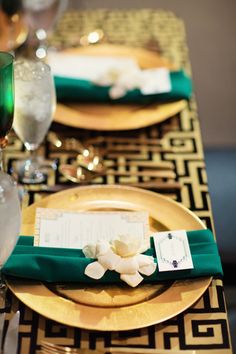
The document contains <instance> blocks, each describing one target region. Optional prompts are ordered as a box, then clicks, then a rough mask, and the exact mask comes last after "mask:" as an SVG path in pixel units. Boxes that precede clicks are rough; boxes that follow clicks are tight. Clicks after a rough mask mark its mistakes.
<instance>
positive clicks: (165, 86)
mask: <svg viewBox="0 0 236 354" xmlns="http://www.w3.org/2000/svg"><path fill="white" fill-rule="evenodd" d="M141 81H142V84H141V88H140V91H141V92H142V94H143V95H154V94H157V93H167V92H170V91H171V88H172V87H171V80H170V72H169V70H168V69H166V68H157V69H155V68H154V69H146V70H142V72H141Z"/></svg>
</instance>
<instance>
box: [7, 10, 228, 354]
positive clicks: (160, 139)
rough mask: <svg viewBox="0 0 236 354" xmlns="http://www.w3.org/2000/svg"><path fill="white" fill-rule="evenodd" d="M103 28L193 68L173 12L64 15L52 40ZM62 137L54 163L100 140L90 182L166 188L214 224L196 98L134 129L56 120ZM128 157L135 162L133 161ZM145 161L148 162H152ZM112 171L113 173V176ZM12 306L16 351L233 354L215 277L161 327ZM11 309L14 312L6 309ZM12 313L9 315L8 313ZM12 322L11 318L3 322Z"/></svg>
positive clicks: (30, 190)
mask: <svg viewBox="0 0 236 354" xmlns="http://www.w3.org/2000/svg"><path fill="white" fill-rule="evenodd" d="M97 28H99V29H102V30H103V31H104V33H105V37H104V39H103V40H104V41H106V42H110V43H117V44H118V43H124V44H127V45H131V46H143V47H146V48H148V49H152V50H156V51H159V52H160V53H162V55H163V56H165V57H166V58H168V59H169V60H171V61H172V62H174V63H175V64H176V65H177V66H180V67H184V68H185V69H186V70H187V71H188V72H190V70H191V69H190V65H189V59H188V50H187V47H186V38H185V33H184V26H183V23H182V21H181V20H180V19H177V18H176V17H175V16H174V15H173V14H172V13H170V12H165V11H154V10H130V11H120V10H119V11H109V10H98V11H92V10H91V11H82V12H73V13H72V12H71V13H67V14H66V15H65V16H64V18H63V19H62V21H61V22H60V24H59V26H58V28H57V31H56V33H55V34H54V36H53V37H52V38H51V42H52V43H53V45H55V46H57V47H60V48H63V47H70V46H77V45H78V39H79V37H80V36H83V35H86V34H88V33H89V32H91V31H93V30H95V29H97ZM52 130H53V131H54V132H56V133H57V134H59V135H60V139H61V140H62V143H63V144H62V147H61V148H60V149H58V148H56V147H55V146H53V144H52V143H51V139H50V136H49V138H48V141H47V142H46V144H45V145H44V146H42V147H41V153H43V154H45V156H46V157H47V158H48V159H49V160H55V161H56V164H57V166H60V164H62V163H69V162H72V161H73V159H75V157H76V154H77V151H76V140H75V139H79V140H81V141H82V142H85V143H86V142H87V143H89V142H90V143H91V142H92V143H93V144H97V146H98V148H99V149H100V152H102V155H103V159H104V161H105V165H106V166H107V167H109V171H110V172H108V173H107V174H106V175H104V176H100V177H97V178H96V179H94V180H93V181H91V182H90V183H93V184H100V183H123V184H130V185H136V186H140V187H143V188H148V189H151V190H153V191H156V192H161V193H164V194H165V195H168V196H170V197H171V198H173V199H175V200H177V201H180V202H182V203H183V204H184V205H185V206H186V207H188V208H190V209H191V210H192V211H194V212H195V213H196V214H197V215H198V216H199V217H200V218H201V219H202V220H203V221H204V222H205V224H206V225H207V227H209V228H213V225H212V218H211V208H210V199H209V195H208V186H207V176H206V171H205V163H204V156H203V150H202V143H201V137H200V130H199V121H198V117H197V109H196V103H195V100H194V98H193V99H192V100H191V101H190V102H189V105H188V106H187V108H186V109H184V110H183V111H182V112H181V113H179V114H177V115H176V116H173V117H171V118H170V119H168V120H166V121H165V122H163V123H161V124H159V125H153V126H151V127H146V128H143V129H140V130H133V131H129V132H104V133H103V132H95V131H93V132H91V131H85V130H80V129H76V130H75V129H74V130H72V129H69V128H67V127H63V128H62V127H59V126H57V125H56V124H53V126H52ZM24 156H25V152H24V150H23V148H22V144H21V143H20V142H19V140H18V139H16V137H15V136H14V135H12V137H11V139H10V145H9V147H8V149H7V151H6V154H5V160H6V164H7V166H8V169H9V171H11V170H12V169H13V168H14V164H15V162H16V161H17V160H18V159H20V158H23V157H24ZM130 161H135V164H134V165H132V166H131V165H130ZM163 161H165V162H168V163H170V165H171V166H172V169H171V171H172V175H171V176H170V175H168V176H167V177H166V176H163V175H161V174H160V175H158V176H157V175H156V171H157V169H156V168H155V164H156V163H159V162H163ZM147 163H148V164H150V166H149V167H147ZM114 172H115V173H114ZM71 186H72V184H71V182H68V181H66V180H65V178H64V177H63V176H62V175H61V174H60V173H59V172H58V170H55V171H51V172H50V173H49V176H48V181H47V184H44V185H35V186H28V187H27V192H24V198H23V205H24V206H26V205H28V204H30V203H32V202H34V201H36V200H38V199H40V198H43V197H44V196H45V195H48V194H49V193H52V192H55V191H58V190H61V189H63V188H67V187H71ZM9 300H10V301H12V307H11V311H12V312H14V311H15V310H16V309H17V308H19V309H20V311H21V326H20V347H19V353H22V354H27V353H39V352H40V342H41V341H42V340H47V341H49V342H52V343H56V344H62V345H68V346H71V347H83V348H91V349H95V348H97V349H103V348H104V347H116V346H124V347H139V348H159V349H162V348H165V349H172V348H173V349H174V348H175V349H177V348H178V349H183V350H196V353H206V351H207V350H210V351H211V353H215V354H216V353H219V354H220V353H222V354H223V353H224V354H227V353H228V354H230V353H231V349H230V339H229V329H228V322H227V313H226V309H225V301H224V295H223V287H222V281H221V280H220V279H214V280H213V281H212V283H211V286H210V287H209V289H208V290H207V291H206V292H205V294H204V295H203V297H202V298H201V299H199V301H198V302H197V303H196V304H195V305H194V306H192V307H191V308H189V309H187V310H186V311H185V312H183V313H181V314H179V315H178V316H177V317H175V318H173V319H170V320H168V321H166V322H164V323H162V324H158V325H156V326H151V327H148V328H145V329H141V330H133V331H127V332H119V333H118V332H114V333H109V332H106V333H104V332H95V331H86V330H81V329H77V328H71V327H66V326H64V325H61V324H58V323H55V322H53V321H51V320H47V319H45V318H43V317H42V316H40V315H38V314H37V313H35V312H32V311H31V310H30V309H28V308H26V307H25V306H24V305H23V304H22V303H18V301H17V300H16V299H15V297H14V296H12V295H11V294H9ZM9 311H10V310H9ZM10 316H11V313H10V312H9V314H8V318H9V317H10ZM6 324H7V323H6Z"/></svg>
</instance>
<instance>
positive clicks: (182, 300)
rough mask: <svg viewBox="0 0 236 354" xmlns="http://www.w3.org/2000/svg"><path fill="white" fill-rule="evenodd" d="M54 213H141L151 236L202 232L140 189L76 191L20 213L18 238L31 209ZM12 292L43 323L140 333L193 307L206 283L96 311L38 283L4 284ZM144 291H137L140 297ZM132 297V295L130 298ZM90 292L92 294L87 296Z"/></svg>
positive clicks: (188, 215)
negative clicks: (146, 217)
mask: <svg viewBox="0 0 236 354" xmlns="http://www.w3.org/2000/svg"><path fill="white" fill-rule="evenodd" d="M37 207H40V208H55V209H68V210H77V211H88V210H102V211H104V210H128V211H129V210H130V211H132V210H136V211H137V210H146V211H147V212H148V213H149V216H150V228H151V230H152V231H154V230H157V231H161V230H173V229H185V230H197V229H204V228H205V226H204V223H203V222H202V221H201V220H200V219H199V218H198V217H197V216H196V215H195V214H194V213H192V212H191V211H190V210H188V209H187V208H185V207H184V206H183V205H181V204H179V203H177V202H175V201H173V200H172V199H170V198H168V197H165V196H162V195H160V194H158V193H154V192H150V191H147V190H143V189H140V188H134V187H128V186H118V185H109V186H108V185H103V186H86V187H76V188H71V189H69V190H65V191H62V192H59V193H55V194H52V195H51V196H49V197H46V198H43V199H42V200H40V201H39V202H36V203H34V204H32V205H31V206H29V207H28V208H26V209H25V210H24V212H23V223H22V230H21V234H23V235H32V234H33V232H34V220H35V212H36V208H37ZM7 282H8V285H9V287H10V289H11V290H12V292H13V293H14V294H15V295H16V296H17V297H18V298H19V299H20V300H21V301H22V302H23V303H24V304H26V305H27V306H28V307H30V308H31V309H32V310H34V311H36V312H38V313H39V314H41V315H43V316H44V317H46V318H50V319H52V320H55V321H57V322H59V323H63V324H65V325H69V326H73V327H79V328H84V329H90V330H101V331H121V330H131V329H136V328H143V327H147V326H150V325H153V324H157V323H161V322H163V321H166V320H168V319H169V318H172V317H174V316H176V315H178V314H179V313H181V312H183V311H184V310H186V309H187V308H189V307H190V306H191V305H193V304H194V303H195V302H196V301H197V300H198V299H199V298H200V297H201V296H202V295H203V293H204V292H205V290H206V289H207V288H208V286H209V285H210V282H211V277H207V278H197V279H191V280H190V279H189V280H182V281H175V282H173V283H172V284H171V285H170V286H169V287H167V288H166V289H164V290H163V291H162V292H160V293H159V292H157V293H156V295H155V294H154V295H153V296H151V297H150V298H149V297H147V298H145V296H144V299H143V300H141V301H140V302H138V303H134V304H131V305H129V304H128V302H127V305H124V306H115V307H112V306H111V307H110V306H102V305H99V306H96V305H94V304H93V305H92V306H90V305H86V304H83V303H78V302H75V301H73V300H72V299H68V298H66V297H63V296H60V295H59V294H58V293H56V292H54V291H53V290H51V289H50V288H49V287H47V286H46V285H44V284H43V283H42V282H30V281H27V280H25V281H23V280H12V279H8V280H7ZM142 287H143V289H144V290H143V291H144V292H145V291H146V288H145V286H142V285H141V286H140V287H139V289H140V293H142ZM114 288H115V287H114V286H113V289H112V291H111V292H110V293H109V287H108V291H107V294H106V295H108V296H112V297H115V296H119V295H120V294H122V295H123V296H124V297H125V296H127V298H130V296H132V293H130V291H131V292H132V290H130V289H129V291H127V293H126V289H125V288H122V289H121V287H119V286H117V292H116V289H114ZM85 291H88V292H89V293H90V295H91V294H92V295H93V296H94V297H95V298H96V296H97V293H99V292H102V291H103V292H104V291H105V292H106V288H105V289H104V287H96V288H93V287H90V288H89V286H87V285H86V289H85ZM135 291H137V290H135V289H134V292H135ZM93 292H94V293H93Z"/></svg>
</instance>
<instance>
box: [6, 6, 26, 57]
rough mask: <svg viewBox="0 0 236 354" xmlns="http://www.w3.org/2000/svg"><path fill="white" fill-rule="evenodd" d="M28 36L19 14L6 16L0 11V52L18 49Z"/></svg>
mask: <svg viewBox="0 0 236 354" xmlns="http://www.w3.org/2000/svg"><path fill="white" fill-rule="evenodd" d="M27 36H28V28H27V26H26V24H25V22H24V19H23V16H22V14H20V13H15V14H13V15H12V16H7V15H6V14H5V13H4V12H3V11H1V10H0V50H2V51H9V50H13V49H16V48H18V47H19V46H20V45H21V44H23V43H24V42H25V40H26V38H27Z"/></svg>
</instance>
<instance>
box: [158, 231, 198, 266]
mask: <svg viewBox="0 0 236 354" xmlns="http://www.w3.org/2000/svg"><path fill="white" fill-rule="evenodd" d="M152 237H153V239H154V246H155V251H156V255H157V263H158V269H159V271H160V272H167V271H176V270H184V269H192V268H193V262H192V256H191V252H190V248H189V243H188V237H187V233H186V231H184V230H177V231H165V232H157V233H155V234H152Z"/></svg>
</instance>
